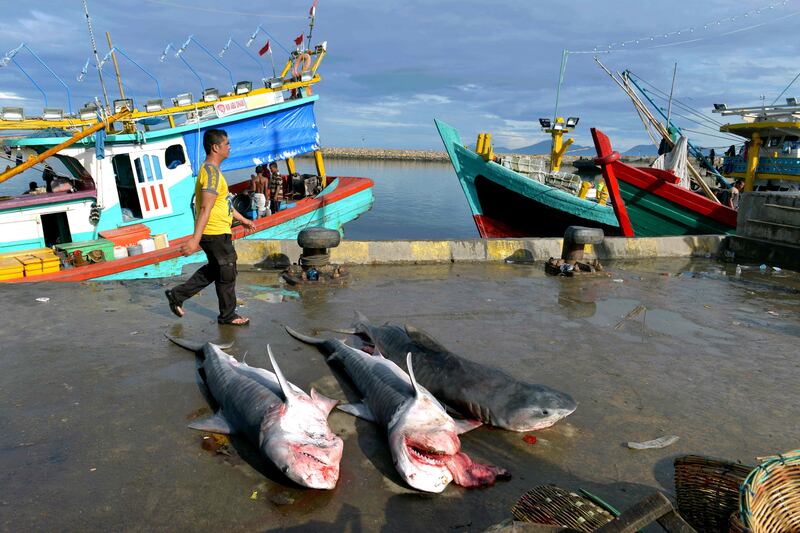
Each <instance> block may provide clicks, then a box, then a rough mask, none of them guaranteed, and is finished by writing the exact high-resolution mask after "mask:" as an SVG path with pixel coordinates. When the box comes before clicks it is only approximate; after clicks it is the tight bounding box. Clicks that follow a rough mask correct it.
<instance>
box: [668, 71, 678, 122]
mask: <svg viewBox="0 0 800 533" xmlns="http://www.w3.org/2000/svg"><path fill="white" fill-rule="evenodd" d="M677 74H678V62H677V61H676V62H675V66H674V67H673V69H672V87H671V88H670V90H669V101H668V102H667V131H669V118H670V116H671V115H672V93H673V92H674V91H675V76H676V75H677Z"/></svg>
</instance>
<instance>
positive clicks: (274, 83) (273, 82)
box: [264, 78, 283, 89]
mask: <svg viewBox="0 0 800 533" xmlns="http://www.w3.org/2000/svg"><path fill="white" fill-rule="evenodd" d="M264 85H265V86H266V87H267V88H269V89H280V88H281V87H283V78H270V79H268V80H267V81H265V82H264Z"/></svg>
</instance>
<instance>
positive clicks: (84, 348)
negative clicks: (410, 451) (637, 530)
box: [0, 256, 800, 532]
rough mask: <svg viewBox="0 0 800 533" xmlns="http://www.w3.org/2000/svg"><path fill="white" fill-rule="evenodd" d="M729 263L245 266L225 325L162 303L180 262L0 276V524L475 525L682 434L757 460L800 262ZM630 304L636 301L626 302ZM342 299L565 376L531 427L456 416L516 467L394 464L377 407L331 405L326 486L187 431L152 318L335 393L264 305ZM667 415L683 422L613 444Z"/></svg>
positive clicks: (664, 467)
mask: <svg viewBox="0 0 800 533" xmlns="http://www.w3.org/2000/svg"><path fill="white" fill-rule="evenodd" d="M294 258H295V259H296V256H295V257H294ZM735 266H736V265H734V264H731V265H726V264H721V263H717V262H715V261H714V260H711V259H705V258H699V259H698V258H695V259H692V258H688V257H687V258H672V259H654V258H651V259H638V260H627V261H619V260H617V261H614V260H610V261H608V262H606V267H607V270H608V272H609V274H610V275H609V276H608V277H597V278H583V279H579V278H571V279H567V278H552V277H546V276H545V275H544V273H543V269H542V265H541V263H533V264H504V263H502V262H488V261H487V262H483V263H466V262H465V263H461V262H455V263H451V262H449V261H448V262H446V263H445V264H432V265H416V266H415V265H393V266H368V265H363V266H352V267H349V271H350V280H349V282H348V284H347V285H346V286H343V287H339V288H305V289H302V290H295V289H292V288H291V287H287V286H285V285H282V284H281V283H280V282H279V276H278V273H277V272H276V271H272V270H262V271H256V270H250V271H244V272H242V273H241V274H240V277H239V280H238V283H237V285H238V297H239V299H240V300H241V301H242V303H243V306H242V307H241V309H240V311H241V312H242V313H243V314H247V315H248V316H250V317H251V319H252V323H251V325H250V326H249V327H247V328H240V329H236V328H232V327H229V326H218V325H217V324H216V320H215V317H216V298H215V295H214V292H213V290H206V291H204V292H203V293H201V294H200V295H199V296H197V297H196V298H194V299H193V300H191V301H189V302H187V304H186V306H185V308H186V311H187V315H186V316H185V317H184V318H183V319H178V318H176V317H174V316H173V315H172V314H170V312H169V309H168V308H167V305H166V301H165V299H164V294H163V291H164V288H165V287H166V286H172V285H174V284H175V283H177V282H178V279H170V280H143V281H135V282H102V283H100V282H86V283H80V284H27V285H17V286H2V288H0V290H2V296H3V302H4V306H5V309H6V312H4V313H3V320H2V321H1V322H0V335H2V339H3V344H2V348H0V354H1V355H0V412H1V413H2V416H0V419H1V420H2V422H3V430H2V432H0V484H1V485H2V487H3V491H2V494H0V530H2V531H31V530H39V531H76V530H79V531H109V530H113V531H185V530H193V531H197V530H201V529H205V528H213V529H219V530H223V531H273V530H283V531H352V532H362V531H385V532H393V531H398V532H399V531H404V532H407V531H416V530H424V531H480V530H482V529H484V528H486V527H487V526H489V525H491V524H494V523H497V522H499V521H501V520H503V519H504V518H506V517H508V516H509V510H510V508H511V506H512V505H513V504H514V502H515V501H516V500H517V498H519V496H521V495H522V494H523V493H524V492H526V491H527V490H528V489H530V488H532V487H534V486H536V485H540V484H544V483H555V484H557V485H559V486H562V487H565V488H568V489H573V490H574V489H578V488H585V489H587V490H589V491H591V492H593V493H595V494H597V495H598V496H600V497H601V498H603V499H604V500H606V501H608V502H610V503H612V504H614V505H615V506H617V507H618V508H622V509H624V508H627V507H628V506H630V505H632V504H633V503H634V502H636V501H637V500H639V499H641V498H642V497H644V496H647V495H649V494H650V493H652V492H653V491H656V490H659V491H663V492H665V493H666V494H668V495H673V494H674V486H673V474H672V460H673V459H674V458H675V457H676V456H678V455H682V454H687V453H694V454H700V455H710V456H716V457H722V458H727V459H731V460H739V461H742V462H744V463H753V462H754V460H755V459H754V458H755V457H756V456H763V455H769V454H774V453H780V452H785V451H787V450H791V449H796V448H797V447H798V442H800V429H798V425H797V420H796V418H797V413H798V412H800V390H799V389H798V387H797V383H798V382H799V381H800V361H798V349H797V344H798V338H799V337H800V277H798V275H797V274H795V273H792V272H789V271H785V270H784V271H777V270H773V269H769V270H768V271H765V272H763V273H762V272H761V271H760V270H759V269H758V267H756V268H745V269H744V271H743V272H742V273H741V274H740V275H737V274H736V273H735V271H734V269H735ZM187 276H188V272H187V273H185V274H184V276H183V277H182V278H185V277H187ZM37 298H47V299H48V300H47V301H44V302H40V301H37ZM637 306H645V307H646V312H643V313H639V314H637V315H636V316H632V317H630V318H628V319H625V316H626V315H628V314H629V313H630V312H631V311H632V310H634V309H636V307H637ZM354 310H359V311H361V312H363V313H364V314H366V315H367V316H368V317H370V319H372V320H373V321H374V322H375V323H383V322H384V321H391V322H393V323H412V324H415V325H417V326H420V327H422V328H424V329H425V330H427V331H428V332H430V333H431V334H432V335H434V336H435V337H436V338H437V339H439V340H440V341H441V342H442V343H443V344H444V345H445V346H447V347H449V348H450V349H452V350H453V351H455V352H458V353H460V354H462V355H463V356H465V357H469V358H472V359H474V360H476V361H481V362H485V363H491V364H493V365H496V366H497V367H500V368H502V369H504V370H506V371H508V372H510V373H512V374H513V375H515V376H517V377H519V378H521V379H525V380H528V381H531V382H534V383H544V384H547V385H549V386H551V387H553V388H556V389H559V390H562V391H565V392H568V393H570V394H571V395H573V396H574V397H575V399H576V400H577V401H578V402H579V406H578V409H577V411H576V412H575V413H573V414H572V415H571V416H569V417H568V418H566V419H565V420H563V421H561V422H559V423H558V424H556V425H555V426H554V427H552V428H549V429H545V430H541V431H537V432H534V433H532V434H533V435H534V436H536V437H537V440H536V443H535V444H529V443H528V442H526V441H525V440H523V437H524V436H525V434H520V433H512V432H507V431H502V430H493V429H489V428H485V427H483V428H479V429H477V430H475V431H473V432H470V433H468V434H466V435H464V436H462V447H463V449H464V451H466V452H467V453H468V454H469V455H470V456H471V457H473V459H475V460H476V461H482V462H488V463H492V464H496V465H499V466H502V467H505V468H507V469H508V470H510V471H511V473H512V474H513V478H512V479H511V480H509V481H505V482H500V483H498V484H497V485H495V486H494V487H491V488H486V489H480V490H474V489H473V490H465V489H462V488H460V487H457V486H454V485H451V486H449V487H448V488H447V489H446V490H445V492H444V493H443V494H439V495H430V494H422V493H418V492H415V491H413V490H411V489H409V488H408V487H406V486H405V485H404V484H403V483H402V481H401V480H400V478H399V476H398V475H397V473H396V472H395V470H394V468H393V465H392V462H391V457H390V454H389V451H388V447H387V445H386V439H385V436H384V435H383V434H382V433H381V431H380V430H378V429H377V428H376V427H374V426H372V425H370V424H369V423H367V422H363V421H357V420H355V419H354V418H352V417H350V416H349V415H347V414H345V413H342V412H338V411H335V412H334V413H333V414H332V415H331V418H330V424H331V427H332V428H333V429H334V431H335V432H336V433H338V434H339V435H341V436H342V438H343V439H344V442H345V451H344V457H343V460H342V466H341V477H340V480H339V484H338V486H337V488H336V489H335V490H333V491H314V490H306V489H301V488H298V487H295V486H292V485H291V484H290V483H289V482H288V481H286V480H285V479H283V478H282V477H281V475H280V474H279V473H278V472H276V471H275V470H274V469H273V468H272V467H270V466H269V465H268V464H266V463H265V462H264V461H263V460H261V459H259V458H258V457H257V456H256V454H255V450H254V448H253V447H252V446H250V445H249V444H248V443H246V442H243V441H241V440H239V439H236V438H234V439H233V441H232V450H231V454H230V455H225V454H217V453H214V452H211V451H207V450H205V449H203V447H202V442H203V437H202V434H200V433H198V432H195V431H192V430H190V429H188V428H187V427H186V425H187V423H188V421H189V420H190V419H191V418H192V417H195V416H197V415H198V414H200V413H204V412H207V409H208V406H207V403H206V402H205V400H204V398H203V396H202V395H201V393H200V391H199V389H198V385H197V383H196V380H195V362H194V360H193V357H192V355H191V354H189V353H188V352H186V351H184V350H182V349H180V348H178V347H176V346H173V345H171V344H169V343H167V341H166V340H165V339H164V337H163V334H164V333H165V332H166V333H170V334H173V335H178V336H182V337H185V338H187V339H197V340H203V339H209V340H215V341H228V340H234V341H235V345H234V346H233V348H231V350H230V352H231V353H232V354H233V355H235V356H236V357H237V358H239V359H241V358H242V357H244V355H245V353H246V354H247V359H246V360H247V362H248V363H249V364H251V365H256V366H268V361H267V358H266V356H265V347H266V344H267V343H270V344H271V345H272V349H273V351H274V353H275V355H276V357H277V358H278V360H279V361H280V363H281V365H282V368H283V371H284V373H285V374H286V376H287V377H288V378H289V379H291V380H292V381H293V382H295V383H296V384H298V385H299V386H301V387H303V388H304V389H306V390H308V389H309V388H310V387H312V386H313V387H316V388H318V389H319V390H320V391H321V392H323V393H324V394H327V395H330V396H332V397H334V398H338V399H341V400H347V399H348V398H350V399H352V398H353V393H352V390H350V389H349V388H348V385H347V381H346V379H341V378H340V377H339V378H337V374H335V373H334V372H333V371H332V370H331V369H330V368H329V367H328V366H327V365H326V363H325V361H324V360H323V358H322V356H321V355H320V354H319V352H317V351H316V350H315V349H313V348H312V347H309V346H306V345H302V344H300V343H298V342H297V341H295V340H294V339H292V338H290V337H289V336H288V335H287V334H286V333H285V332H284V331H283V327H282V326H283V325H284V324H288V325H291V326H292V327H294V328H296V329H298V330H300V331H305V332H311V331H313V330H314V329H318V328H343V327H348V326H349V324H350V321H351V319H352V316H353V311H354ZM321 334H323V335H324V334H326V333H325V332H322V333H321ZM327 334H330V335H337V336H339V337H341V336H342V334H334V333H327ZM665 435H677V436H679V437H680V440H679V441H678V442H677V443H676V444H673V445H672V446H670V447H668V448H664V449H658V450H645V451H634V450H630V449H628V448H627V447H626V446H625V443H626V442H627V441H645V440H650V439H654V438H656V437H661V436H665ZM529 440H530V439H529Z"/></svg>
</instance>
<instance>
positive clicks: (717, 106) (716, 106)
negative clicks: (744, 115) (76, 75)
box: [714, 104, 728, 111]
mask: <svg viewBox="0 0 800 533" xmlns="http://www.w3.org/2000/svg"><path fill="white" fill-rule="evenodd" d="M726 109H728V106H727V105H725V104H714V111H725V110H726Z"/></svg>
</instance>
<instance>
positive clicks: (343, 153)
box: [303, 147, 655, 164]
mask: <svg viewBox="0 0 800 533" xmlns="http://www.w3.org/2000/svg"><path fill="white" fill-rule="evenodd" d="M322 155H323V157H325V158H330V159H369V160H376V159H377V160H384V161H430V162H449V161H450V159H449V158H448V157H447V152H444V151H442V152H437V151H433V150H396V149H388V148H340V147H328V148H323V149H322ZM510 155H529V154H514V153H503V154H500V153H498V154H497V156H498V157H503V156H510ZM303 157H310V154H309V155H305V156H303ZM531 157H533V158H536V159H545V160H546V159H549V156H548V155H532V156H531ZM581 157H583V158H585V159H588V158H589V157H590V156H577V155H567V156H564V163H567V164H568V163H571V162H572V161H575V160H576V159H580V158H581ZM622 159H623V160H625V161H631V162H637V161H647V162H652V161H653V160H654V159H655V158H654V157H652V156H623V157H622Z"/></svg>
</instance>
